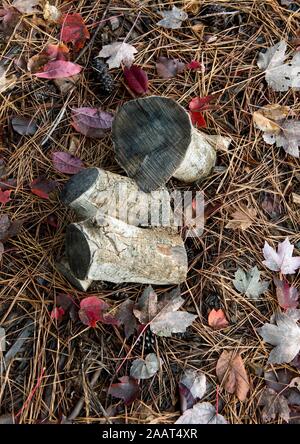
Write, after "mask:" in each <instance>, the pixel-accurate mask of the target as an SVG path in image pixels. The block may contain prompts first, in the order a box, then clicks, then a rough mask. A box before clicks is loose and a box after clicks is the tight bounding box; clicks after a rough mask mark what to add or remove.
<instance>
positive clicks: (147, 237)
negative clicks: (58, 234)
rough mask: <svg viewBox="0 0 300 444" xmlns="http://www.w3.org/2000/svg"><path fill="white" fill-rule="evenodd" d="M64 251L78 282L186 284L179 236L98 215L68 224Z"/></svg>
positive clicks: (184, 252) (183, 250)
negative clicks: (85, 280)
mask: <svg viewBox="0 0 300 444" xmlns="http://www.w3.org/2000/svg"><path fill="white" fill-rule="evenodd" d="M66 252H67V257H68V261H69V264H70V267H71V269H72V272H73V273H74V274H75V275H76V276H78V277H79V278H80V279H82V278H85V279H92V280H104V281H109V282H114V283H122V282H136V283H141V284H157V285H169V284H179V283H181V282H183V281H185V279H186V275H187V269H188V266H187V255H186V251H185V247H184V243H183V241H182V239H181V237H180V236H179V235H177V234H174V233H171V232H170V233H169V232H168V230H166V229H155V228H153V229H147V228H138V227H135V226H133V225H128V224H126V223H124V222H122V221H120V220H118V219H114V218H112V217H109V216H106V215H103V214H100V213H98V214H97V217H96V218H92V219H89V220H85V221H82V222H78V223H75V224H71V225H69V227H68V228H67V236H66Z"/></svg>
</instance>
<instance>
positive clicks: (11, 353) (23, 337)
mask: <svg viewBox="0 0 300 444" xmlns="http://www.w3.org/2000/svg"><path fill="white" fill-rule="evenodd" d="M32 329H33V322H32V321H31V320H30V321H28V322H26V324H25V327H24V328H23V330H22V331H21V333H20V334H19V336H18V338H17V340H16V342H15V343H14V345H13V346H12V347H11V348H10V349H9V350H8V352H7V353H6V355H5V356H4V366H5V368H7V367H8V366H9V364H10V363H11V361H12V360H13V358H14V357H15V356H16V354H17V353H19V352H20V351H21V350H22V347H23V345H24V343H25V342H26V341H27V339H28V338H29V334H30V333H31V331H32ZM2 373H3V368H2V366H1V367H0V376H1V375H2Z"/></svg>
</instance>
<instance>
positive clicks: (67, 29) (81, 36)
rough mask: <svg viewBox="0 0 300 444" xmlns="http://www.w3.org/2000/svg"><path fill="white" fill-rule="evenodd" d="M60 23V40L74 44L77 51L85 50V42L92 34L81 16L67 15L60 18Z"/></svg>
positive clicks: (76, 14) (75, 14)
mask: <svg viewBox="0 0 300 444" xmlns="http://www.w3.org/2000/svg"><path fill="white" fill-rule="evenodd" d="M60 23H61V25H62V28H61V32H60V39H61V40H62V41H63V42H65V43H72V44H73V45H74V48H75V49H76V50H77V51H78V50H79V49H81V48H83V46H84V44H85V41H86V40H87V39H89V38H90V33H89V31H88V29H87V27H86V25H85V23H84V21H83V18H82V17H81V15H80V14H78V13H74V14H66V15H64V16H62V17H61V18H60Z"/></svg>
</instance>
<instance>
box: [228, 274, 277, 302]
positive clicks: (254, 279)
mask: <svg viewBox="0 0 300 444" xmlns="http://www.w3.org/2000/svg"><path fill="white" fill-rule="evenodd" d="M234 276H235V279H234V281H233V285H234V286H235V288H236V289H237V290H238V291H240V292H241V293H244V294H245V295H247V296H249V297H250V298H253V299H257V298H258V297H259V296H260V295H261V294H263V293H264V292H265V291H266V290H267V288H268V286H269V282H266V281H262V282H260V271H259V270H258V268H257V267H253V268H251V270H249V271H247V272H245V271H244V270H242V269H241V268H238V269H237V271H236V272H235V275H234Z"/></svg>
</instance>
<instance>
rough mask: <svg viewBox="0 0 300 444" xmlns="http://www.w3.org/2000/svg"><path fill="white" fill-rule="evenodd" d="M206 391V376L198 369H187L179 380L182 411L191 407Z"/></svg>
mask: <svg viewBox="0 0 300 444" xmlns="http://www.w3.org/2000/svg"><path fill="white" fill-rule="evenodd" d="M205 392H206V376H205V374H204V373H202V372H201V371H199V370H191V369H188V370H186V371H185V372H184V374H183V375H182V376H181V378H180V381H179V398H180V409H181V412H182V413H184V412H185V411H186V410H187V409H191V408H192V407H193V405H194V404H195V403H196V402H197V401H198V400H200V399H201V398H202V397H203V396H204V395H205Z"/></svg>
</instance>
